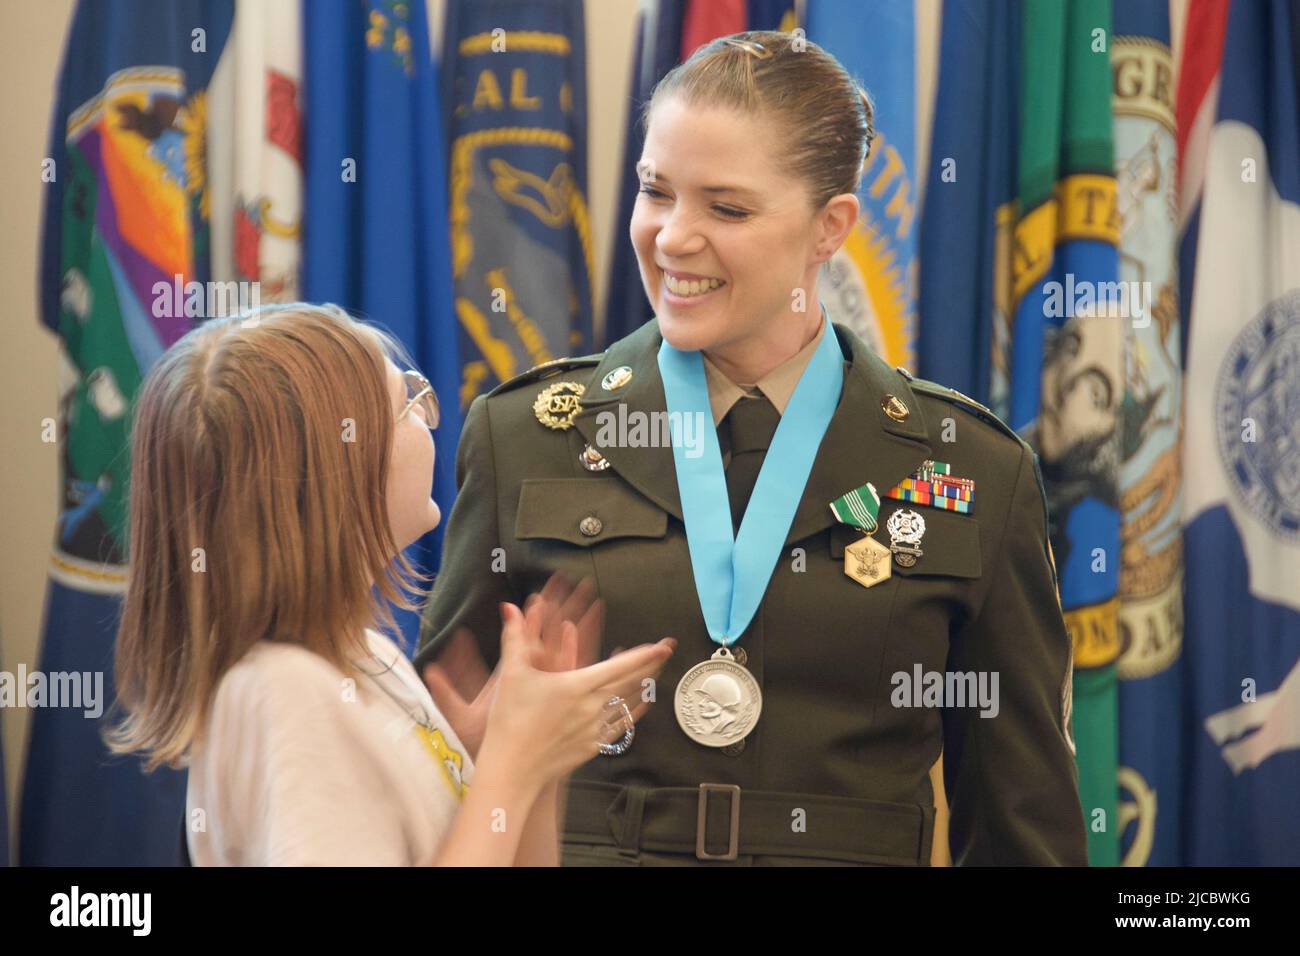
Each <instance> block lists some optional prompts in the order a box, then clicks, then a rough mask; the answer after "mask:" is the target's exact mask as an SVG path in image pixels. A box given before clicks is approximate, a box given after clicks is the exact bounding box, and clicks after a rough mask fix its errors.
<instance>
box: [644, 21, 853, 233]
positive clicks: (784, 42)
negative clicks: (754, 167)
mask: <svg viewBox="0 0 1300 956" xmlns="http://www.w3.org/2000/svg"><path fill="white" fill-rule="evenodd" d="M670 96H677V97H681V98H682V100H683V102H685V103H687V104H690V105H692V106H702V107H705V106H712V107H731V108H734V109H738V110H740V111H742V112H745V113H766V114H768V115H769V116H770V117H771V119H772V121H773V122H772V124H771V127H770V140H771V142H773V143H780V144H781V148H780V150H779V153H780V156H781V162H782V163H783V166H784V168H785V169H786V171H787V172H788V173H789V174H790V175H791V176H794V177H796V178H798V179H801V180H803V181H804V182H805V183H807V185H808V189H809V192H810V194H811V196H812V203H813V206H812V208H813V209H814V210H815V209H820V208H821V207H822V206H824V205H825V204H826V202H827V201H828V200H830V199H831V197H833V196H837V195H839V194H840V193H856V192H857V191H858V185H859V184H860V183H861V181H862V166H863V164H864V163H865V162H866V159H867V156H868V155H869V154H870V151H871V141H872V140H873V139H874V138H875V135H876V131H875V126H874V125H873V124H874V122H875V112H874V110H873V108H872V105H871V98H870V97H869V96H868V95H867V93H866V91H865V90H863V89H862V87H861V86H859V85H858V83H857V81H856V80H854V78H853V77H852V76H850V75H849V73H848V72H847V71H846V70H845V69H844V67H843V66H842V65H840V62H839V60H837V59H835V57H833V56H831V55H830V54H829V53H827V52H826V51H825V50H824V49H822V48H821V47H819V46H818V45H817V44H816V43H813V42H812V41H811V40H809V39H807V38H806V37H804V36H802V35H801V34H794V33H781V32H777V31H774V30H751V31H748V32H746V33H734V34H732V35H731V36H726V37H719V38H717V39H716V40H713V41H711V42H709V43H706V44H704V45H703V46H701V47H700V48H699V49H697V50H696V51H695V52H694V53H693V54H691V56H690V59H688V60H687V61H686V62H685V63H681V64H679V65H678V66H676V67H674V68H673V69H672V70H671V71H670V72H669V73H668V74H667V75H665V76H664V78H663V79H662V80H660V81H659V83H658V85H656V86H655V89H654V92H653V93H652V94H651V96H650V99H649V100H647V101H646V104H645V107H644V109H643V111H642V114H641V123H642V129H643V130H648V129H649V127H650V116H651V113H652V112H653V110H654V108H655V106H656V105H658V104H659V103H661V102H663V101H664V100H665V99H667V98H668V97H670Z"/></svg>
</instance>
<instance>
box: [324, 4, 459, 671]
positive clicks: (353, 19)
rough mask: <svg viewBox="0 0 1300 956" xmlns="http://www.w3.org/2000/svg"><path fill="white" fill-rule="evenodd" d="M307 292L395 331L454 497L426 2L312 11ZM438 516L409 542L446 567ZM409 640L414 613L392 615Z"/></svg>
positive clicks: (450, 318)
mask: <svg viewBox="0 0 1300 956" xmlns="http://www.w3.org/2000/svg"><path fill="white" fill-rule="evenodd" d="M303 33H304V38H305V40H304V44H303V60H304V70H303V76H304V100H305V122H304V140H305V154H306V162H305V168H304V203H303V208H304V210H305V213H304V224H303V268H302V287H303V296H304V298H305V299H307V300H309V301H319V302H334V303H337V304H338V305H341V306H343V307H344V308H346V309H349V310H350V311H352V312H353V314H355V315H357V316H359V317H362V318H365V319H368V320H370V321H373V322H375V323H377V324H379V325H381V326H383V327H385V328H387V329H388V330H389V331H391V332H392V333H394V334H395V335H396V336H397V338H399V339H400V340H401V341H402V343H403V344H404V345H405V346H406V348H407V351H408V352H409V353H410V355H411V358H412V360H413V361H414V362H415V363H416V365H417V366H419V369H420V371H422V372H423V373H424V374H425V376H426V377H427V378H428V379H429V381H430V383H431V384H432V385H433V388H434V391H435V392H436V393H437V395H438V397H439V399H440V407H441V410H442V420H441V424H440V425H439V426H438V429H437V431H436V432H435V435H434V438H435V441H436V444H437V450H438V454H437V455H436V457H435V465H434V486H433V497H434V499H435V500H436V501H437V502H438V504H439V506H440V507H441V508H442V511H443V514H444V515H446V514H449V513H450V509H451V505H452V502H453V500H454V499H455V497H456V474H455V471H456V467H455V466H456V446H457V444H458V442H459V440H460V426H461V414H460V409H459V407H458V406H459V399H458V396H459V393H460V388H461V362H460V358H459V355H458V348H459V346H458V342H459V337H458V332H457V325H456V318H455V313H454V311H453V308H452V284H451V268H450V261H451V252H450V240H449V235H448V219H447V174H446V158H445V150H444V145H443V142H442V129H441V118H442V108H441V105H440V98H439V90H438V77H437V70H436V67H435V63H434V60H433V58H432V55H431V52H430V49H429V30H428V20H427V18H426V14H425V7H424V4H421V3H416V4H410V3H405V2H401V0H366V2H365V3H357V2H355V0H317V2H312V3H308V4H305V5H304V8H303ZM442 527H443V526H442V525H439V526H438V528H436V529H435V530H434V531H433V532H431V533H430V534H428V535H426V536H425V538H424V539H423V540H422V541H421V542H420V543H419V544H417V545H413V546H412V547H411V548H410V549H409V550H408V552H407V557H408V558H409V559H411V560H412V562H413V563H414V564H416V565H417V566H419V567H421V568H423V570H425V571H426V572H435V571H436V570H437V568H438V560H439V555H440V554H441V550H442V548H441V544H442ZM394 618H395V620H396V623H397V625H398V627H399V628H400V629H401V631H402V634H403V636H404V637H405V638H406V639H407V642H408V645H409V648H408V649H410V650H414V647H415V643H416V640H417V638H418V636H419V628H420V617H419V612H418V611H400V610H396V609H395V611H394Z"/></svg>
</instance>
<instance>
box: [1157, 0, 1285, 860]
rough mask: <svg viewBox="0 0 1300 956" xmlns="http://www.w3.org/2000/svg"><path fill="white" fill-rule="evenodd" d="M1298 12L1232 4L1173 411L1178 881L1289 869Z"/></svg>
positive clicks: (1279, 5)
mask: <svg viewBox="0 0 1300 956" xmlns="http://www.w3.org/2000/svg"><path fill="white" fill-rule="evenodd" d="M1298 55H1300V4H1297V3H1295V2H1294V0H1292V2H1286V0H1273V2H1262V0H1260V2H1240V0H1238V2H1234V3H1233V4H1232V6H1231V8H1230V10H1229V13H1228V26H1227V34H1226V38H1225V41H1224V46H1223V60H1222V67H1221V74H1220V87H1219V102H1218V109H1217V116H1216V118H1215V122H1214V126H1213V129H1212V130H1211V132H1210V137H1209V148H1208V154H1207V157H1206V165H1205V179H1204V192H1203V196H1202V200H1201V209H1200V223H1199V235H1198V237H1197V245H1196V248H1195V254H1194V257H1193V261H1194V262H1195V274H1194V276H1193V277H1192V282H1193V286H1194V291H1193V295H1192V315H1191V333H1190V337H1191V340H1190V342H1189V343H1188V349H1187V367H1186V377H1187V381H1188V383H1189V388H1188V389H1187V391H1186V395H1185V421H1184V427H1185V434H1186V439H1185V440H1186V445H1185V456H1186V457H1185V461H1186V468H1185V478H1184V491H1183V493H1184V506H1183V512H1184V516H1185V520H1186V525H1185V530H1184V542H1185V546H1186V574H1187V588H1186V624H1185V628H1186V629H1185V641H1184V648H1183V658H1184V667H1185V679H1186V683H1187V688H1186V700H1185V709H1184V712H1183V715H1182V721H1181V730H1182V732H1183V734H1184V735H1185V747H1186V751H1187V760H1188V766H1187V773H1186V777H1185V780H1184V790H1183V795H1182V796H1183V806H1184V810H1185V814H1186V818H1187V819H1186V821H1185V825H1184V828H1183V836H1184V840H1185V845H1184V859H1183V862H1184V863H1185V864H1187V865H1193V866H1202V865H1218V866H1250V865H1272V866H1279V865H1280V866H1295V865H1296V864H1300V813H1297V812H1296V795H1297V793H1300V163H1297V157H1298V156H1300V103H1298V102H1297V97H1298V95H1300V63H1298V62H1297V56H1298Z"/></svg>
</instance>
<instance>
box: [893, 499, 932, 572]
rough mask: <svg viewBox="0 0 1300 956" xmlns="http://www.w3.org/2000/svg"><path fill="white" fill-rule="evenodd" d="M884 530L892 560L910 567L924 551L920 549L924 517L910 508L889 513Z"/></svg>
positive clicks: (901, 565)
mask: <svg viewBox="0 0 1300 956" xmlns="http://www.w3.org/2000/svg"><path fill="white" fill-rule="evenodd" d="M885 530H887V531H888V532H889V550H890V551H892V552H894V562H895V563H896V564H898V565H899V566H900V567H904V568H910V567H912V566H913V565H915V564H916V560H917V558H919V557H921V555H923V554H924V553H925V552H924V551H922V550H921V538H922V536H923V535H924V534H925V519H924V518H922V517H921V516H920V515H919V514H917V513H916V512H915V511H913V510H912V509H911V508H904V509H903V510H901V511H895V512H894V513H893V514H892V515H890V516H889V520H888V521H887V522H885Z"/></svg>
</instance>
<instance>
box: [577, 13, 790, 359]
mask: <svg viewBox="0 0 1300 956" xmlns="http://www.w3.org/2000/svg"><path fill="white" fill-rule="evenodd" d="M796 26H798V20H797V19H796V15H795V8H794V0H748V2H734V0H728V2H726V3H721V4H716V5H714V4H709V3H702V2H700V0H689V2H687V0H642V2H641V5H640V8H639V10H638V12H637V41H636V57H635V61H636V62H635V64H634V65H633V69H632V82H631V85H630V87H629V92H628V111H627V132H626V134H625V135H624V139H623V159H622V166H621V167H620V169H621V170H622V171H623V178H622V186H621V187H620V193H619V207H618V218H617V219H616V220H615V228H614V251H613V255H612V256H611V258H610V269H609V292H608V294H607V296H606V299H605V324H604V330H603V331H604V337H603V341H604V342H605V343H606V344H608V343H610V342H614V341H616V340H618V339H621V338H622V337H623V336H625V335H628V334H630V333H631V332H633V331H634V330H636V329H638V328H640V327H641V326H642V325H644V324H645V323H646V322H648V321H650V319H652V318H654V310H653V309H651V307H650V301H649V299H648V298H647V297H646V293H645V287H644V286H643V285H642V283H641V270H640V267H639V266H638V264H637V258H636V251H635V250H634V249H633V248H632V239H631V236H630V235H629V234H628V224H629V223H631V221H632V209H633V207H634V206H635V205H636V197H637V192H638V190H639V189H640V186H641V181H640V178H639V177H638V176H637V171H636V164H637V161H638V160H639V159H640V157H641V151H642V149H643V148H644V146H645V134H644V130H643V129H642V128H641V111H642V108H643V106H644V104H645V103H647V102H648V101H649V99H650V94H651V93H653V92H654V88H655V84H657V83H658V82H659V81H660V80H662V79H663V78H664V76H665V75H666V74H667V73H668V71H669V70H671V69H672V68H673V67H675V66H676V65H677V64H678V63H680V62H682V61H683V60H685V59H686V58H687V57H689V56H690V55H691V54H692V53H694V52H695V50H696V49H697V48H698V47H700V46H702V45H703V44H705V43H708V42H709V41H710V40H714V39H716V38H718V37H720V36H728V35H730V34H732V33H741V32H744V31H745V30H784V31H787V32H788V31H790V30H793V29H794V28H795V27H796ZM679 56H680V59H679Z"/></svg>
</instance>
